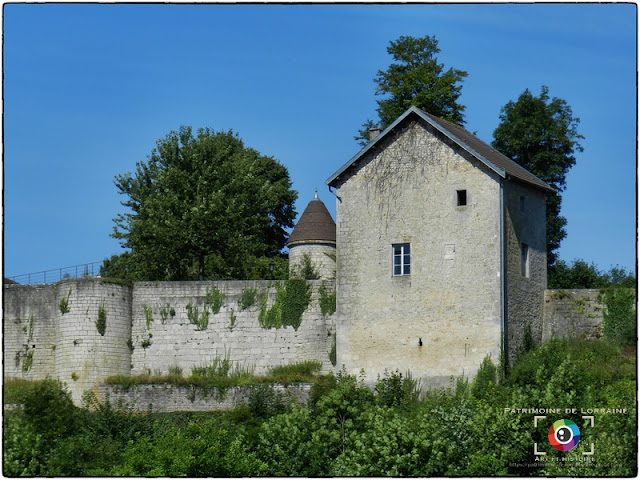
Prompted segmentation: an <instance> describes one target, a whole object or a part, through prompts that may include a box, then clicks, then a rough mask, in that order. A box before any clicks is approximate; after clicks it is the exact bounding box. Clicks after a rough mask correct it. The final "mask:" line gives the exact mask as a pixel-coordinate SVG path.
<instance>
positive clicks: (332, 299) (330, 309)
mask: <svg viewBox="0 0 640 480" xmlns="http://www.w3.org/2000/svg"><path fill="white" fill-rule="evenodd" d="M318 292H319V293H320V310H321V311H322V315H324V316H325V317H326V316H327V315H333V314H334V313H336V292H335V291H334V292H332V293H329V292H328V291H327V289H326V288H325V286H324V285H321V286H320V288H319V289H318Z"/></svg>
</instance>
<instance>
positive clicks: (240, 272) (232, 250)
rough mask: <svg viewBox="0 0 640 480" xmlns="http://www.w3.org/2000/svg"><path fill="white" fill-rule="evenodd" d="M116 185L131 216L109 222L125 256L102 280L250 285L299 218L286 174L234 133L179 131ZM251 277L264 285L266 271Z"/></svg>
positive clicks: (110, 266)
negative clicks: (247, 282) (215, 281)
mask: <svg viewBox="0 0 640 480" xmlns="http://www.w3.org/2000/svg"><path fill="white" fill-rule="evenodd" d="M114 183H115V185H116V187H117V189H118V192H119V193H120V194H122V195H125V196H126V197H128V199H127V200H126V201H124V202H122V205H124V206H125V207H128V209H129V211H128V212H126V213H122V214H119V215H118V216H117V217H116V218H115V219H114V222H115V226H114V232H113V234H112V236H113V237H114V238H117V239H119V240H121V244H122V246H123V247H125V248H128V249H130V252H125V254H123V255H121V256H117V257H112V258H111V259H109V260H106V261H105V263H104V265H103V272H102V275H109V274H112V275H115V276H117V277H121V278H122V277H124V278H128V279H131V280H193V279H214V278H215V279H220V278H222V279H225V278H247V272H248V271H255V270H264V268H262V269H261V268H259V266H260V265H262V266H263V267H265V268H268V264H269V261H270V260H268V259H269V258H275V259H277V258H278V257H279V255H280V252H281V250H282V248H283V247H284V245H285V242H286V238H287V233H286V231H285V228H287V227H292V226H293V221H294V219H295V215H296V212H295V210H294V207H293V202H294V201H295V200H296V198H297V193H296V192H295V191H294V190H292V189H291V181H290V179H289V173H288V171H287V169H286V167H284V166H283V165H282V164H280V163H279V162H278V161H276V160H275V159H273V158H272V157H267V156H264V155H261V154H259V153H258V152H257V151H256V150H254V149H251V148H247V147H245V146H244V144H243V142H242V140H241V139H240V138H239V137H238V136H237V135H236V134H234V133H233V132H232V131H227V132H224V131H220V132H214V131H213V130H210V129H208V128H207V129H199V130H198V131H197V134H196V135H195V136H194V135H193V133H192V129H191V127H185V126H183V127H180V129H179V131H178V132H175V131H172V132H171V133H169V134H168V135H167V136H166V137H165V138H162V139H159V140H158V141H157V143H156V148H154V149H153V151H152V152H151V155H150V156H149V157H148V159H147V161H145V162H139V163H137V165H136V171H135V173H134V174H133V175H132V174H131V173H125V174H119V175H117V176H116V177H115V181H114ZM265 259H267V260H265ZM255 274H257V275H263V276H264V278H266V277H267V275H268V270H267V272H262V271H260V272H255Z"/></svg>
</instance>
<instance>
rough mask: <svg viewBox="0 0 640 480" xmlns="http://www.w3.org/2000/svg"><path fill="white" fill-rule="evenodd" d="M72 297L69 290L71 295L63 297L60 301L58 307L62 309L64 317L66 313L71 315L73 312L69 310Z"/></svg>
mask: <svg viewBox="0 0 640 480" xmlns="http://www.w3.org/2000/svg"><path fill="white" fill-rule="evenodd" d="M70 297H71V289H69V293H68V294H67V296H66V297H62V299H60V304H59V305H58V306H59V307H60V313H62V315H64V314H65V313H69V312H70V311H71V309H70V308H69V298H70Z"/></svg>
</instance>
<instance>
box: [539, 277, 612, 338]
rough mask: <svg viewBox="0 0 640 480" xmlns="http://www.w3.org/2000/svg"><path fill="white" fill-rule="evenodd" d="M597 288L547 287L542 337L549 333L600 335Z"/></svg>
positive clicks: (592, 336) (560, 334) (602, 307)
mask: <svg viewBox="0 0 640 480" xmlns="http://www.w3.org/2000/svg"><path fill="white" fill-rule="evenodd" d="M599 296H600V290H586V289H585V290H547V291H546V292H545V295H544V328H543V334H542V340H543V341H546V340H549V339H550V338H551V337H552V336H556V337H559V338H563V337H583V338H601V337H602V310H603V309H604V305H603V304H601V303H600V300H599Z"/></svg>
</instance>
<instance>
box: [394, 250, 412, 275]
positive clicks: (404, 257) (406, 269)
mask: <svg viewBox="0 0 640 480" xmlns="http://www.w3.org/2000/svg"><path fill="white" fill-rule="evenodd" d="M392 248H393V275H394V276H396V277H397V276H400V275H409V274H411V245H410V244H409V243H397V244H395V245H393V246H392Z"/></svg>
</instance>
